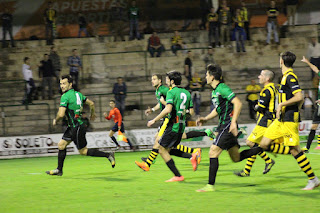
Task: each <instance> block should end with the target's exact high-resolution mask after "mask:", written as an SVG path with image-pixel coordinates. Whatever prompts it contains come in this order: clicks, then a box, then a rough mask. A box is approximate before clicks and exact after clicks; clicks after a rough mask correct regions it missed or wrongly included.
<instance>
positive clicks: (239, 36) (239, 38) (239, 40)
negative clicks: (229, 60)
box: [233, 9, 246, 52]
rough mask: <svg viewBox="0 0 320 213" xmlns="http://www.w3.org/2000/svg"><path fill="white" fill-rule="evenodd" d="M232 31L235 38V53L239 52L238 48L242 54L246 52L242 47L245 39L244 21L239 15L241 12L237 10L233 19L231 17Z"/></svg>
mask: <svg viewBox="0 0 320 213" xmlns="http://www.w3.org/2000/svg"><path fill="white" fill-rule="evenodd" d="M233 22H234V29H233V33H234V36H235V40H236V44H237V52H240V46H241V49H242V52H246V48H245V47H244V41H245V39H246V32H245V31H244V28H243V27H244V19H243V17H242V15H241V10H240V9H237V10H236V14H235V17H233Z"/></svg>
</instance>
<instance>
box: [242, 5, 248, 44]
mask: <svg viewBox="0 0 320 213" xmlns="http://www.w3.org/2000/svg"><path fill="white" fill-rule="evenodd" d="M240 13H241V16H242V18H243V21H244V30H245V31H246V36H247V40H248V41H250V30H249V26H250V22H249V21H250V18H249V17H250V16H249V11H248V8H247V7H246V3H245V1H242V2H241V12H240Z"/></svg>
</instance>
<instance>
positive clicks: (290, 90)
mask: <svg viewBox="0 0 320 213" xmlns="http://www.w3.org/2000/svg"><path fill="white" fill-rule="evenodd" d="M300 91H301V88H300V85H299V81H298V77H297V76H296V74H294V73H293V70H292V69H288V70H287V71H286V72H285V73H284V74H283V75H282V79H281V83H280V87H279V103H283V102H285V101H287V100H289V99H291V98H292V97H293V96H294V94H296V93H297V92H300ZM299 111H300V109H299V103H295V104H294V105H291V106H286V107H283V108H282V110H281V121H287V122H300V121H301V120H300V112H299Z"/></svg>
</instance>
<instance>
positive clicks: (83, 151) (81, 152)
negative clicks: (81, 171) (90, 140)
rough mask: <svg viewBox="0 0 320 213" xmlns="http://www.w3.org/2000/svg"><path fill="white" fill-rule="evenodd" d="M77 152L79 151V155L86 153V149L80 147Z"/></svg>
mask: <svg viewBox="0 0 320 213" xmlns="http://www.w3.org/2000/svg"><path fill="white" fill-rule="evenodd" d="M79 153H80V155H87V153H88V149H80V150H79Z"/></svg>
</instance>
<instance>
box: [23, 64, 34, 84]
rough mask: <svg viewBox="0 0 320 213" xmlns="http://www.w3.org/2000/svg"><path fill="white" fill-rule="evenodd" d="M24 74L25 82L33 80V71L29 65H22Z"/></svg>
mask: <svg viewBox="0 0 320 213" xmlns="http://www.w3.org/2000/svg"><path fill="white" fill-rule="evenodd" d="M22 73H23V77H24V80H26V81H29V80H30V78H33V76H32V70H31V69H30V65H28V64H23V65H22Z"/></svg>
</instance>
